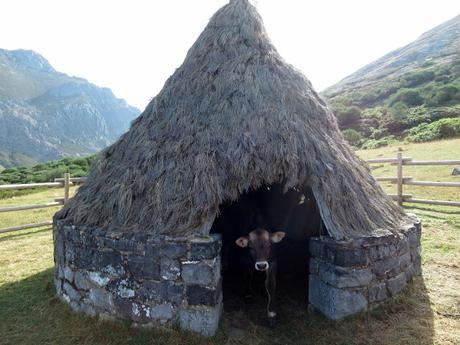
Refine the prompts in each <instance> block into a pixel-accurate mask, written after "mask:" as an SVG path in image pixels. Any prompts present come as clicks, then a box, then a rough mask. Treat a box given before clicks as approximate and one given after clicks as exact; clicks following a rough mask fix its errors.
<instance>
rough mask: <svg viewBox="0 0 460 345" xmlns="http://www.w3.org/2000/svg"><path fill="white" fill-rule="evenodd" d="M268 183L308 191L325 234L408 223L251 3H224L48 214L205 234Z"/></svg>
mask: <svg viewBox="0 0 460 345" xmlns="http://www.w3.org/2000/svg"><path fill="white" fill-rule="evenodd" d="M277 182H284V183H285V186H286V188H290V187H295V186H296V187H302V186H305V185H309V186H311V188H312V190H313V192H314V195H315V197H316V200H317V203H318V206H319V208H320V211H321V215H322V219H323V221H324V224H325V226H326V228H327V230H328V232H329V234H330V235H331V236H333V237H334V238H335V239H349V238H356V237H362V236H369V235H374V234H380V233H382V234H383V233H388V231H391V232H397V230H398V229H399V228H400V227H401V225H403V223H405V222H406V221H407V220H408V219H407V216H406V215H405V214H404V213H403V211H402V209H400V208H399V207H397V206H396V205H394V204H393V202H392V201H391V200H389V198H388V197H387V196H386V195H385V194H384V193H383V192H382V190H381V188H380V187H379V186H378V184H377V183H376V182H375V180H374V179H373V178H372V177H371V175H370V173H369V169H368V168H367V167H366V166H365V164H363V162H362V161H360V160H359V159H358V158H357V157H356V156H355V155H354V153H353V152H352V150H351V149H350V147H349V146H348V145H347V144H346V142H345V141H344V139H343V137H342V135H341V133H340V131H339V129H338V127H337V122H336V119H335V118H334V116H333V114H332V113H331V111H330V110H329V109H328V107H327V106H326V104H325V103H324V101H323V100H322V99H321V98H320V97H319V96H318V94H317V93H316V92H315V91H314V90H313V88H312V85H311V83H310V82H309V81H308V80H307V79H306V78H305V77H304V76H303V75H302V74H301V73H300V72H299V71H297V70H296V69H295V68H293V67H292V66H290V65H288V64H287V63H286V62H285V61H284V60H283V59H282V58H281V57H280V55H279V54H278V52H277V51H276V49H275V47H274V46H273V45H272V43H271V42H270V40H269V38H268V37H267V34H266V32H265V29H264V27H263V23H262V20H261V18H260V16H259V14H258V13H257V11H256V9H255V8H254V7H253V6H252V5H251V4H250V3H249V2H248V1H247V0H232V1H231V2H230V3H229V4H228V5H226V6H224V7H223V8H222V9H220V10H219V11H218V12H217V13H216V14H215V15H214V16H213V17H212V18H211V20H210V22H209V24H208V26H207V27H206V29H205V30H204V31H203V33H202V34H201V35H200V37H199V38H198V40H197V41H196V43H195V44H194V45H193V46H192V48H191V49H190V51H189V52H188V54H187V56H186V58H185V61H184V63H183V64H182V66H181V67H180V68H179V69H177V70H176V72H175V73H174V74H173V75H172V76H171V77H170V78H169V79H168V80H167V82H166V84H165V85H164V87H163V89H162V90H161V92H160V93H159V94H158V95H157V96H156V97H155V98H154V99H153V100H152V101H151V102H150V104H149V105H148V106H147V108H146V109H145V111H144V112H143V113H142V114H141V115H140V117H139V118H138V119H136V120H135V121H134V122H133V124H132V126H131V129H130V130H129V132H127V133H126V134H125V135H123V136H122V137H121V138H120V139H119V140H118V142H116V143H115V144H113V145H112V146H111V147H109V148H107V149H106V150H105V151H104V152H103V153H102V154H101V155H100V158H99V160H98V161H97V163H96V164H94V166H93V168H92V171H91V173H90V176H89V178H88V180H87V182H86V183H85V184H84V185H83V186H82V187H81V188H80V190H79V191H78V193H77V195H76V196H75V197H74V198H73V199H72V200H71V201H70V202H69V203H68V204H67V205H66V206H65V207H64V209H63V210H62V211H60V212H59V213H58V214H57V218H58V219H66V220H68V221H69V222H72V223H75V224H79V223H82V224H85V225H94V226H101V227H104V228H106V229H107V230H108V231H112V230H113V231H135V230H136V229H144V230H145V229H148V230H150V231H151V232H152V233H154V234H159V233H163V234H171V235H190V234H193V233H197V232H200V233H206V232H207V231H209V228H210V226H211V225H212V222H213V220H214V218H215V216H216V214H217V213H218V208H219V204H221V203H222V202H224V201H228V200H236V199H237V198H238V196H239V195H240V194H241V193H243V192H245V191H247V190H249V189H255V188H258V187H260V186H261V185H263V184H267V185H269V184H272V183H277Z"/></svg>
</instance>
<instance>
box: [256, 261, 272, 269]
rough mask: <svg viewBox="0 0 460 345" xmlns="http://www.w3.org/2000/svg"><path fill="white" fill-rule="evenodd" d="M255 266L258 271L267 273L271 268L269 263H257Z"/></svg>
mask: <svg viewBox="0 0 460 345" xmlns="http://www.w3.org/2000/svg"><path fill="white" fill-rule="evenodd" d="M254 266H255V268H256V270H257V271H266V270H268V268H269V267H270V265H269V264H268V261H257V262H256V264H255V265H254Z"/></svg>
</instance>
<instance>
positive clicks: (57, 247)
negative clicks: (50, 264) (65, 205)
mask: <svg viewBox="0 0 460 345" xmlns="http://www.w3.org/2000/svg"><path fill="white" fill-rule="evenodd" d="M53 234H54V258H55V262H56V264H58V265H61V266H63V265H64V260H65V256H66V255H65V250H64V239H63V236H62V233H61V231H60V229H59V228H56V229H55V230H54V233H53Z"/></svg>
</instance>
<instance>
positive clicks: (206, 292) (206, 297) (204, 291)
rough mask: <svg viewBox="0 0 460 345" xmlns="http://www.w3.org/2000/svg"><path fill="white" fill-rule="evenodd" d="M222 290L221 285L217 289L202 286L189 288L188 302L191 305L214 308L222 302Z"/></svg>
mask: <svg viewBox="0 0 460 345" xmlns="http://www.w3.org/2000/svg"><path fill="white" fill-rule="evenodd" d="M221 295H222V289H221V288H220V284H218V287H216V288H215V289H211V288H208V287H205V286H201V285H190V286H187V294H186V296H187V302H188V304H189V305H210V306H214V305H216V304H217V303H218V301H219V300H220V297H221Z"/></svg>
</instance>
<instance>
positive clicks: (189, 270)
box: [182, 260, 220, 287]
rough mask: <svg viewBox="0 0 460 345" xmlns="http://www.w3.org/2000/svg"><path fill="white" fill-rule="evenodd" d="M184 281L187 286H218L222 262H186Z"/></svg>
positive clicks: (183, 272) (183, 263)
mask: <svg viewBox="0 0 460 345" xmlns="http://www.w3.org/2000/svg"><path fill="white" fill-rule="evenodd" d="M182 279H183V280H184V281H185V282H186V283H187V284H198V285H205V286H211V287H212V286H216V285H217V283H218V282H219V279H220V260H210V261H184V262H182Z"/></svg>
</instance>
